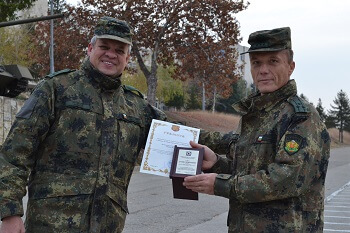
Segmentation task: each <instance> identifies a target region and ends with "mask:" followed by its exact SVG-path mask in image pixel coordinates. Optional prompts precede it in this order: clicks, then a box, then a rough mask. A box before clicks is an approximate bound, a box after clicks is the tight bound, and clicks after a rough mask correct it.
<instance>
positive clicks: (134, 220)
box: [124, 147, 350, 233]
mask: <svg viewBox="0 0 350 233" xmlns="http://www.w3.org/2000/svg"><path fill="white" fill-rule="evenodd" d="M337 191H338V192H337ZM340 191H341V192H340ZM325 192H326V195H325V196H326V197H328V199H327V200H328V201H327V202H326V204H325V216H326V218H325V222H326V223H325V229H327V231H325V232H327V233H328V232H336V231H339V232H350V218H344V217H346V216H350V204H349V203H350V197H349V201H347V200H341V199H340V201H343V202H342V203H340V204H339V203H335V201H336V200H337V201H338V202H339V199H337V198H339V197H340V195H341V194H342V195H345V194H346V192H348V193H350V147H345V148H337V149H332V150H331V158H330V163H329V166H328V173H327V178H326V191H325ZM343 193H344V194H343ZM171 197H172V187H171V180H170V179H167V178H163V177H158V176H153V175H146V174H143V173H139V172H137V171H136V172H135V173H134V175H133V177H132V178H131V183H130V187H129V199H128V200H129V211H130V214H129V215H128V216H127V220H126V226H125V230H124V232H125V233H135V232H144V233H148V232H152V233H153V232H157V233H158V232H164V233H198V232H203V233H206V232H210V233H223V232H227V227H226V217H227V211H228V201H227V199H225V198H220V197H215V196H208V195H200V196H199V201H185V200H177V199H172V198H171ZM345 202H347V206H348V207H349V208H343V207H336V206H338V205H339V206H340V205H342V206H345V204H346V203H345ZM335 204H337V205H335ZM339 209H340V210H339ZM334 211H342V212H334ZM341 217H342V218H341Z"/></svg>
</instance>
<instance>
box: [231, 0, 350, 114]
mask: <svg viewBox="0 0 350 233" xmlns="http://www.w3.org/2000/svg"><path fill="white" fill-rule="evenodd" d="M237 19H238V21H239V22H240V25H241V36H242V37H243V40H242V43H241V44H242V45H245V46H249V44H248V43H247V40H248V37H249V34H250V33H252V32H254V31H258V30H265V29H273V28H278V27H286V26H289V27H290V28H291V31H292V47H293V50H294V54H295V56H294V60H295V63H296V67H295V70H294V73H293V75H292V78H294V79H295V80H296V82H297V86H298V93H299V94H301V93H303V94H304V95H305V96H306V97H307V98H308V99H309V100H310V102H313V103H314V105H317V103H318V99H319V98H321V100H322V103H323V107H324V108H326V109H330V104H333V100H334V99H335V97H336V95H337V93H338V92H339V91H340V90H341V89H342V90H343V91H345V92H346V93H347V95H348V97H349V98H350V85H349V83H350V81H349V80H350V77H349V76H350V74H349V70H350V59H349V54H350V1H349V0H332V1H331V0H250V5H249V7H248V8H247V9H246V10H245V11H242V12H240V13H238V14H237Z"/></svg>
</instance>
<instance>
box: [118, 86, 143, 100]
mask: <svg viewBox="0 0 350 233" xmlns="http://www.w3.org/2000/svg"><path fill="white" fill-rule="evenodd" d="M123 88H124V90H125V91H130V92H132V93H134V94H136V95H138V96H139V97H141V98H142V99H143V98H144V97H143V95H142V93H141V92H140V91H139V90H137V89H136V88H135V87H133V86H129V85H123Z"/></svg>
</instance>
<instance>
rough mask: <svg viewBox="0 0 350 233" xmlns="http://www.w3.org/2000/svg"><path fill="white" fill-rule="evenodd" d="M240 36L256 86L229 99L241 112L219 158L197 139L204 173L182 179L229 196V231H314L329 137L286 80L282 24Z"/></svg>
mask: <svg viewBox="0 0 350 233" xmlns="http://www.w3.org/2000/svg"><path fill="white" fill-rule="evenodd" d="M248 42H249V44H250V45H251V47H250V49H249V50H248V53H249V56H250V63H251V73H252V76H253V79H254V83H255V85H256V87H257V89H258V91H257V93H254V94H252V95H251V96H249V97H248V98H246V99H243V100H241V101H240V102H239V103H237V104H236V105H235V108H236V109H237V110H238V111H240V112H241V113H242V114H243V115H242V119H241V126H240V136H239V138H238V140H237V141H236V142H233V143H232V144H231V146H230V153H229V154H228V156H227V158H221V157H217V156H216V155H215V154H214V152H213V151H212V150H210V149H209V148H208V147H206V146H205V163H203V169H205V170H206V174H201V175H197V176H193V177H187V178H186V179H185V182H184V185H185V186H186V187H187V188H190V189H192V190H194V191H197V192H202V193H207V194H214V195H218V196H223V197H226V198H229V200H230V211H229V216H228V221H227V223H228V227H229V228H228V231H229V232H230V233H233V232H322V231H323V209H324V184H325V178H326V172H327V165H328V159H329V151H330V138H329V135H328V133H327V130H326V127H325V126H324V124H323V123H322V122H321V120H320V117H319V115H318V113H317V111H316V110H315V108H314V107H313V106H312V105H311V104H309V103H308V102H307V101H305V100H303V99H301V98H300V97H298V96H297V89H296V83H295V81H294V80H290V76H291V74H292V72H293V70H294V67H295V63H294V61H293V51H292V50H291V36H290V28H288V27H287V28H278V29H273V30H264V31H257V32H254V33H252V34H251V35H250V36H249V40H248ZM192 146H193V147H201V146H202V145H200V144H195V143H192Z"/></svg>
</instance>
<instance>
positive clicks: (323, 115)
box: [316, 98, 327, 122]
mask: <svg viewBox="0 0 350 233" xmlns="http://www.w3.org/2000/svg"><path fill="white" fill-rule="evenodd" d="M316 110H317V112H318V114H319V115H320V118H321V120H322V121H323V122H325V120H326V117H327V115H326V113H325V112H324V108H323V106H322V101H321V98H319V99H318V104H317V106H316Z"/></svg>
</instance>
